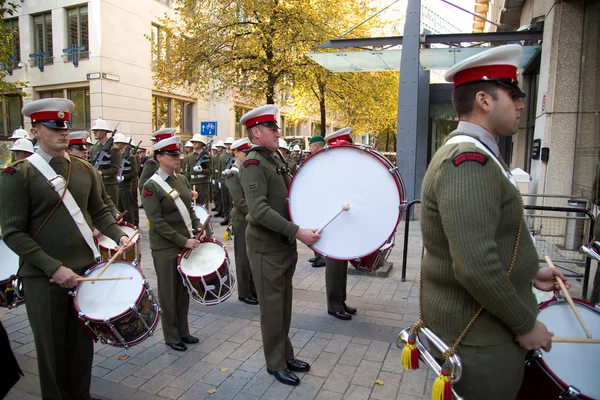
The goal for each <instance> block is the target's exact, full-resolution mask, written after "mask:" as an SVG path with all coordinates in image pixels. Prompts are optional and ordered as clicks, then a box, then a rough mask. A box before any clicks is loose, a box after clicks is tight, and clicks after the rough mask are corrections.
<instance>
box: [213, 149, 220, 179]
mask: <svg viewBox="0 0 600 400" xmlns="http://www.w3.org/2000/svg"><path fill="white" fill-rule="evenodd" d="M221 156H222V154H221V153H217V154H215V155H214V156H213V157H212V172H213V175H212V178H213V180H214V181H215V183H217V182H218V181H219V176H221V170H220V166H221Z"/></svg>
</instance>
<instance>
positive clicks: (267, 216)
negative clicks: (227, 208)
mask: <svg viewBox="0 0 600 400" xmlns="http://www.w3.org/2000/svg"><path fill="white" fill-rule="evenodd" d="M269 175H270V174H269V171H267V170H266V169H265V168H264V167H262V166H260V165H258V164H255V165H248V166H247V167H246V166H243V167H242V168H241V170H240V181H241V183H242V188H243V190H244V195H245V197H246V202H247V203H248V214H250V216H251V217H252V219H253V220H254V221H255V222H256V223H257V224H259V225H262V226H264V227H265V228H267V229H270V230H272V231H275V232H278V233H280V234H282V235H284V236H286V237H289V238H291V237H294V236H295V235H296V232H298V229H299V227H298V225H295V224H293V223H291V222H290V221H288V220H287V219H285V218H283V217H282V216H281V215H280V214H279V213H278V212H277V211H275V210H273V209H272V208H271V206H270V205H269V203H268V202H267V192H268V187H269Z"/></svg>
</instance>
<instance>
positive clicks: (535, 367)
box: [517, 298, 600, 400]
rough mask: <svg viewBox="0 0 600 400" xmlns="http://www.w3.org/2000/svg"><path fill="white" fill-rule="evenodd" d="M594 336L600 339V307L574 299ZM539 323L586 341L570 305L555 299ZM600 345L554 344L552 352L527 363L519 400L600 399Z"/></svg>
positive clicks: (543, 307) (543, 308) (546, 306)
mask: <svg viewBox="0 0 600 400" xmlns="http://www.w3.org/2000/svg"><path fill="white" fill-rule="evenodd" d="M573 301H574V302H575V305H576V306H577V310H578V311H579V313H580V314H581V317H582V318H583V320H584V322H585V324H586V325H587V327H588V329H589V330H590V332H591V333H592V336H593V337H595V338H597V337H600V308H598V307H594V305H593V304H592V303H589V302H587V301H585V300H580V299H573ZM539 309H540V313H539V314H538V321H540V322H543V323H544V324H545V325H546V326H547V327H548V331H550V332H553V333H554V336H557V337H579V338H585V337H586V336H585V332H584V331H583V328H582V327H581V325H580V324H579V322H578V321H577V317H576V316H575V313H573V310H571V307H570V306H569V303H568V302H567V301H566V300H563V299H560V300H558V299H556V298H554V299H552V300H549V301H547V302H544V303H542V304H541V305H540V307H539ZM599 360H600V346H599V345H597V344H581V343H552V350H551V351H550V352H549V353H546V352H545V351H539V352H535V353H534V355H532V356H531V357H530V358H529V359H528V360H527V367H526V368H525V378H524V379H523V385H522V386H521V390H520V391H519V395H518V397H517V399H519V400H526V399H600V379H598V369H597V367H598V365H600V364H599V363H600V361H599Z"/></svg>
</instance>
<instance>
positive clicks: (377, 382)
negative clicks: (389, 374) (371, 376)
mask: <svg viewBox="0 0 600 400" xmlns="http://www.w3.org/2000/svg"><path fill="white" fill-rule="evenodd" d="M375 383H376V384H378V385H381V386H383V384H384V383H385V382H383V379H377V380H376V381H375Z"/></svg>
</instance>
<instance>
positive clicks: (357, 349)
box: [339, 343, 369, 367]
mask: <svg viewBox="0 0 600 400" xmlns="http://www.w3.org/2000/svg"><path fill="white" fill-rule="evenodd" d="M368 348H369V347H368V346H365V345H362V344H355V343H350V345H349V346H348V347H347V348H346V351H344V354H343V355H342V358H340V361H339V362H340V364H345V365H351V366H354V367H357V366H358V364H360V361H361V360H362V358H363V356H364V355H365V353H366V351H367V349H368Z"/></svg>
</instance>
